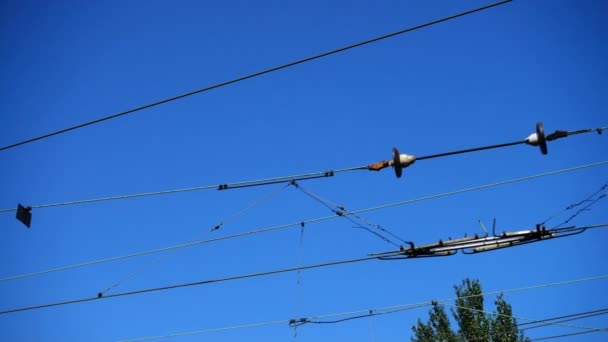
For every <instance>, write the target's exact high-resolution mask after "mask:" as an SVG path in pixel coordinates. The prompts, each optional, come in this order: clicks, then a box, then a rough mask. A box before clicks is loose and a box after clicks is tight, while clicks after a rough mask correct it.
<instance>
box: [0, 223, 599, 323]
mask: <svg viewBox="0 0 608 342" xmlns="http://www.w3.org/2000/svg"><path fill="white" fill-rule="evenodd" d="M604 227H608V223H602V224H596V225H590V226H583V227H576V226H572V227H566V228H558V229H550V230H547V229H545V228H544V227H538V226H537V228H536V229H535V230H528V231H517V232H507V233H503V234H502V235H500V236H494V237H473V238H463V239H457V240H449V241H445V242H444V241H439V242H438V243H435V244H429V245H424V246H420V247H415V246H414V244H413V243H412V244H411V247H410V248H407V249H405V248H400V250H398V251H390V252H385V253H374V254H370V255H368V256H366V257H361V258H355V259H347V260H338V261H329V262H324V263H319V264H312V265H305V266H296V267H289V268H282V269H275V270H270V271H262V272H256V273H247V274H240V275H234V276H228V277H223V278H215V279H206V280H201V281H195V282H188V283H179V284H174V285H166V286H159V287H151V288H145V289H140V290H133V291H127V292H119V293H112V294H109V295H103V294H102V293H98V294H97V296H95V297H85V298H78V299H72V300H66V301H61V302H54V303H47V304H41V305H34V306H28V307H20V308H15V309H7V310H3V311H0V315H4V314H10V313H15V312H21V311H30V310H38V309H44V308H49V307H56V306H64V305H70V304H77V303H83V302H90V301H94V300H100V299H104V298H114V297H125V296H131V295H137V294H142V293H150V292H160V291H166V290H173V289H179V288H185V287H192V286H200V285H208V284H214V283H223V282H229V281H234V280H240V279H249V278H258V277H265V276H270V275H275V274H281V273H290V272H296V271H300V270H310V269H315V268H322V267H329V266H338V265H345V264H353V263H359V262H363V261H370V260H397V259H415V258H424V257H442V256H451V255H455V254H456V252H457V251H463V253H464V254H472V253H479V252H487V251H491V250H496V249H501V248H508V247H514V246H518V245H523V244H527V243H533V242H539V241H544V240H547V239H553V238H561V237H567V236H571V235H576V234H580V233H583V232H585V231H587V230H588V229H596V228H604ZM467 251H469V252H467Z"/></svg>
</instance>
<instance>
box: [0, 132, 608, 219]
mask: <svg viewBox="0 0 608 342" xmlns="http://www.w3.org/2000/svg"><path fill="white" fill-rule="evenodd" d="M602 129H603V128H590V129H584V130H579V131H574V132H575V133H576V134H581V133H589V132H594V131H596V130H598V131H599V130H602ZM565 133H566V134H570V133H572V132H569V131H565ZM570 135H572V134H570ZM526 142H527V140H523V141H517V142H511V143H504V144H497V145H490V146H483V147H475V148H470V149H465V150H458V151H451V152H444V153H439V154H432V155H427V156H422V157H416V159H415V160H418V161H419V160H424V159H432V158H439V157H446V156H450V155H454V154H462V153H469V152H475V151H481V150H488V149H494V148H500V147H505V146H511V145H519V144H524V143H526ZM387 165H388V164H387ZM370 169H371V170H375V169H373V168H371V166H370V165H362V166H353V167H348V168H343V169H338V170H329V171H320V172H312V173H304V174H297V175H291V176H280V177H273V178H262V179H256V180H248V181H241V182H235V183H224V184H216V185H204V186H198V187H190V188H181V189H173V190H162V191H155V192H143V193H136V194H128V195H118V196H108V197H100V198H93V199H84V200H76V201H66V202H58V203H50V204H39V205H31V206H28V207H29V208H32V209H39V208H49V207H59V206H66V205H76V204H84V203H93V202H103V201H113V200H121V199H128V198H137V197H148V196H156V195H168V194H174V193H179V192H188V191H198V190H209V189H217V190H229V189H238V188H247V187H254V186H263V185H271V184H277V183H284V182H291V181H302V180H308V179H316V178H325V177H333V176H334V174H336V173H340V172H348V171H357V170H370ZM14 211H17V209H16V208H4V209H0V213H4V212H14Z"/></svg>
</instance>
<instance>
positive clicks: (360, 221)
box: [290, 181, 411, 247]
mask: <svg viewBox="0 0 608 342" xmlns="http://www.w3.org/2000/svg"><path fill="white" fill-rule="evenodd" d="M290 184H291V185H293V186H294V187H295V188H296V189H298V190H300V191H301V192H302V193H304V194H306V195H307V196H309V197H310V198H312V199H314V200H315V201H317V202H319V203H321V204H322V205H323V206H325V207H326V208H327V209H329V210H330V211H331V212H333V213H334V214H336V215H337V216H340V217H344V218H345V219H347V220H348V221H350V222H351V223H353V224H354V226H353V228H355V229H362V230H365V231H367V232H369V233H371V234H373V235H375V236H376V237H378V238H379V239H381V240H382V241H384V242H386V243H388V244H391V245H393V246H395V247H400V246H401V244H400V243H397V242H395V241H394V240H392V239H391V238H389V237H387V236H385V235H388V236H390V237H392V238H393V239H396V240H399V241H400V242H402V243H404V244H411V242H410V241H406V240H404V239H402V238H401V237H399V236H397V235H396V234H394V233H392V232H390V231H389V230H388V229H386V228H384V227H382V226H381V225H379V224H377V223H373V222H371V221H369V220H367V219H365V218H363V217H361V216H360V215H357V214H356V213H354V212H351V211H349V210H348V209H346V207H345V206H344V205H339V204H336V203H334V202H332V201H330V200H327V199H325V198H323V197H321V196H319V195H318V194H316V193H314V192H312V191H310V190H308V189H306V188H304V187H303V186H302V185H300V184H299V183H297V182H296V181H292V182H291V183H290ZM374 229H375V230H374ZM383 234H384V235H383Z"/></svg>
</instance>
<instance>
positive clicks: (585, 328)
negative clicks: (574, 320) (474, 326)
mask: <svg viewBox="0 0 608 342" xmlns="http://www.w3.org/2000/svg"><path fill="white" fill-rule="evenodd" d="M446 305H447V306H451V307H454V308H459V309H464V310H469V311H476V312H481V313H484V314H489V315H494V316H499V317H505V318H514V319H516V320H523V321H538V319H535V318H534V319H532V318H525V317H520V316H513V315H504V314H499V313H497V312H490V311H486V310H480V309H475V308H469V307H466V306H460V305H454V304H446ZM544 322H545V324H547V325H552V326H558V327H564V328H573V329H580V330H590V331H603V332H608V329H604V328H590V327H583V326H579V325H571V324H563V323H557V322H550V321H548V320H544Z"/></svg>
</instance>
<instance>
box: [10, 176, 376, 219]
mask: <svg viewBox="0 0 608 342" xmlns="http://www.w3.org/2000/svg"><path fill="white" fill-rule="evenodd" d="M362 169H367V166H356V167H349V168H344V169H338V170H331V171H324V172H313V173H303V174H298V175H291V176H282V177H273V178H263V179H256V180H249V181H242V182H235V183H228V184H215V185H203V186H196V187H189V188H180V189H172V190H162V191H154V192H142V193H137V194H128V195H118V196H108V197H99V198H92V199H84V200H76V201H66V202H57V203H50V204H39V205H32V206H30V207H31V208H32V209H39V208H50V207H61V206H66V205H76V204H84V203H92V202H105V201H113V200H121V199H128V198H137V197H148V196H156V195H168V194H174V193H179V192H189V191H199V190H211V189H217V190H227V189H234V188H241V187H251V186H258V185H270V184H277V183H286V182H290V181H292V180H307V179H315V178H323V177H332V176H333V175H334V174H336V173H340V172H348V171H354V170H362ZM16 210H17V209H15V208H5V209H0V213H2V212H11V211H16Z"/></svg>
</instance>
